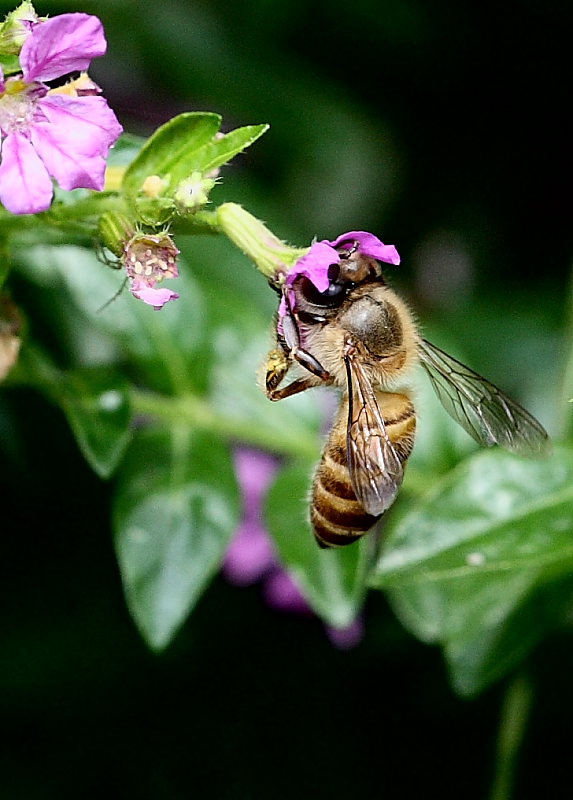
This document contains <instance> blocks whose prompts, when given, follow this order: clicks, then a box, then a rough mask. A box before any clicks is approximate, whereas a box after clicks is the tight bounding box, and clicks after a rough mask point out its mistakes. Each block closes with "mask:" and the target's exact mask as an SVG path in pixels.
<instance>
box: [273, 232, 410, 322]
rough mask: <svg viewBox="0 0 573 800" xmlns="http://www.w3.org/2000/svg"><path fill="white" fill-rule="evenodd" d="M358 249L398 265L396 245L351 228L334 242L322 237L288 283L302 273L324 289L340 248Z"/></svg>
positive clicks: (282, 312)
mask: <svg viewBox="0 0 573 800" xmlns="http://www.w3.org/2000/svg"><path fill="white" fill-rule="evenodd" d="M352 248H357V250H358V252H359V253H360V254H362V255H364V256H367V257H368V258H375V259H376V260H377V261H385V262H386V263H387V264H399V263H400V256H399V254H398V251H397V250H396V248H395V247H394V245H393V244H384V243H383V242H381V241H380V239H378V237H377V236H374V234H373V233H368V232H367V231H349V232H348V233H343V234H341V235H340V236H338V238H336V239H334V240H333V241H328V240H327V239H323V240H322V241H320V242H315V243H314V244H313V245H311V247H310V249H309V251H308V253H305V255H304V256H302V258H299V260H298V261H297V262H296V264H295V265H294V266H293V267H292V269H291V270H289V272H288V274H287V276H286V285H287V287H288V286H291V285H292V284H293V283H294V281H295V280H296V279H297V278H298V277H299V275H304V276H305V277H307V278H308V279H309V280H310V281H311V282H312V283H313V284H314V285H315V286H316V288H317V289H318V291H319V292H325V291H326V290H327V289H328V286H329V283H330V281H329V277H328V271H329V269H330V267H331V266H333V265H334V264H338V263H339V262H340V254H339V251H340V250H350V249H352ZM286 294H287V293H286V292H285V293H283V297H282V298H281V302H280V306H279V323H278V327H279V333H281V332H282V319H283V317H284V316H285V314H286V313H287V306H286V300H285V295H286Z"/></svg>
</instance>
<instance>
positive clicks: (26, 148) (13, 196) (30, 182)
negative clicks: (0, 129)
mask: <svg viewBox="0 0 573 800" xmlns="http://www.w3.org/2000/svg"><path fill="white" fill-rule="evenodd" d="M52 193H53V190H52V181H51V180H50V176H49V175H48V172H47V170H46V167H45V166H44V165H43V163H42V161H41V160H40V158H39V157H38V155H37V154H36V151H35V150H34V148H33V147H32V145H31V144H30V142H29V141H28V139H26V137H25V136H22V134H20V133H11V134H9V135H8V136H6V138H5V139H4V141H3V142H2V163H0V202H1V203H2V204H3V205H4V206H5V207H6V208H7V209H8V211H11V212H12V213H13V214H36V213H38V212H39V211H46V209H48V208H49V207H50V203H51V201H52Z"/></svg>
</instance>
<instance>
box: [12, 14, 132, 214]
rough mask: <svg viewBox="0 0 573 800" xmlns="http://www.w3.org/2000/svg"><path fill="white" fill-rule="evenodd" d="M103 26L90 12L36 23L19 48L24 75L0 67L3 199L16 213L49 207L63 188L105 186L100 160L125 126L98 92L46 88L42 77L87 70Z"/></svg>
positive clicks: (100, 45) (101, 46)
mask: <svg viewBox="0 0 573 800" xmlns="http://www.w3.org/2000/svg"><path fill="white" fill-rule="evenodd" d="M105 50H106V41H105V37H104V33H103V27H102V24H101V22H100V21H99V19H98V18H97V17H94V16H91V15H88V14H61V15H60V16H56V17H53V18H52V19H49V20H47V21H45V22H39V23H38V24H36V25H34V26H33V27H32V29H31V31H30V33H29V35H28V37H27V39H26V41H25V42H24V44H23V46H22V50H21V52H20V66H21V69H22V73H21V74H19V75H15V76H10V77H8V78H6V79H4V75H3V73H2V71H1V70H0V133H1V139H2V144H1V159H2V161H1V163H0V202H2V203H3V204H4V206H5V207H6V208H7V209H8V210H9V211H11V212H12V213H14V214H35V213H37V212H40V211H45V210H46V209H48V208H49V207H50V203H51V201H52V195H53V189H52V181H51V178H55V179H56V180H57V181H58V183H59V184H60V186H61V187H62V188H63V189H66V190H70V189H78V188H84V189H96V190H101V189H103V185H104V172H105V158H106V157H107V154H108V151H109V148H110V147H111V146H112V144H113V143H114V142H115V141H116V139H117V138H118V136H119V135H120V133H121V132H122V127H121V125H120V124H119V123H118V121H117V119H116V117H115V114H114V113H113V111H111V109H110V108H109V106H108V105H107V102H106V100H105V99H104V98H103V97H97V96H95V95H94V94H87V95H83V94H81V95H76V96H70V95H67V94H64V93H61V92H58V90H54V91H50V89H49V87H48V86H47V85H46V81H51V80H54V79H55V78H60V77H62V76H65V75H68V74H69V73H71V72H76V71H79V72H81V71H84V70H86V69H87V68H88V66H89V64H90V61H91V60H92V58H95V57H97V56H101V55H103V54H104V53H105Z"/></svg>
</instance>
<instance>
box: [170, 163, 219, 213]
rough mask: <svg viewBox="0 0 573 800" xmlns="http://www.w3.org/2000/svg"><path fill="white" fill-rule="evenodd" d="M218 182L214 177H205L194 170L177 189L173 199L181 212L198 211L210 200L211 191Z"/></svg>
mask: <svg viewBox="0 0 573 800" xmlns="http://www.w3.org/2000/svg"><path fill="white" fill-rule="evenodd" d="M216 182H217V181H216V180H215V179H213V178H204V177H203V175H202V174H201V173H200V172H192V173H191V175H190V176H189V177H188V178H186V179H185V180H183V181H181V183H180V184H179V185H178V186H177V188H176V189H175V193H174V195H173V200H174V201H175V206H176V208H177V211H179V213H180V214H189V213H193V212H194V211H198V210H199V209H200V208H201V207H202V206H204V205H205V203H208V202H209V192H210V191H211V189H212V188H213V186H214V185H215V184H216Z"/></svg>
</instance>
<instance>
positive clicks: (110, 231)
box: [98, 211, 135, 258]
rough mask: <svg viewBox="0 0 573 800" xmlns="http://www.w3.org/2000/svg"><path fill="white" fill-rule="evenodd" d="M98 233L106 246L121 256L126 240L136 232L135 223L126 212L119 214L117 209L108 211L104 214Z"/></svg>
mask: <svg viewBox="0 0 573 800" xmlns="http://www.w3.org/2000/svg"><path fill="white" fill-rule="evenodd" d="M98 233H99V237H100V239H101V242H102V244H103V245H104V247H107V249H108V250H109V251H110V252H112V253H113V254H114V256H117V257H118V258H121V257H122V256H123V253H124V249H125V245H126V242H128V241H129V240H130V239H131V238H132V237H133V235H134V233H135V225H134V224H133V222H132V221H131V220H130V219H129V217H126V216H125V214H118V213H117V212H116V211H106V212H105V214H102V216H101V218H100V221H99V225H98Z"/></svg>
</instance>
